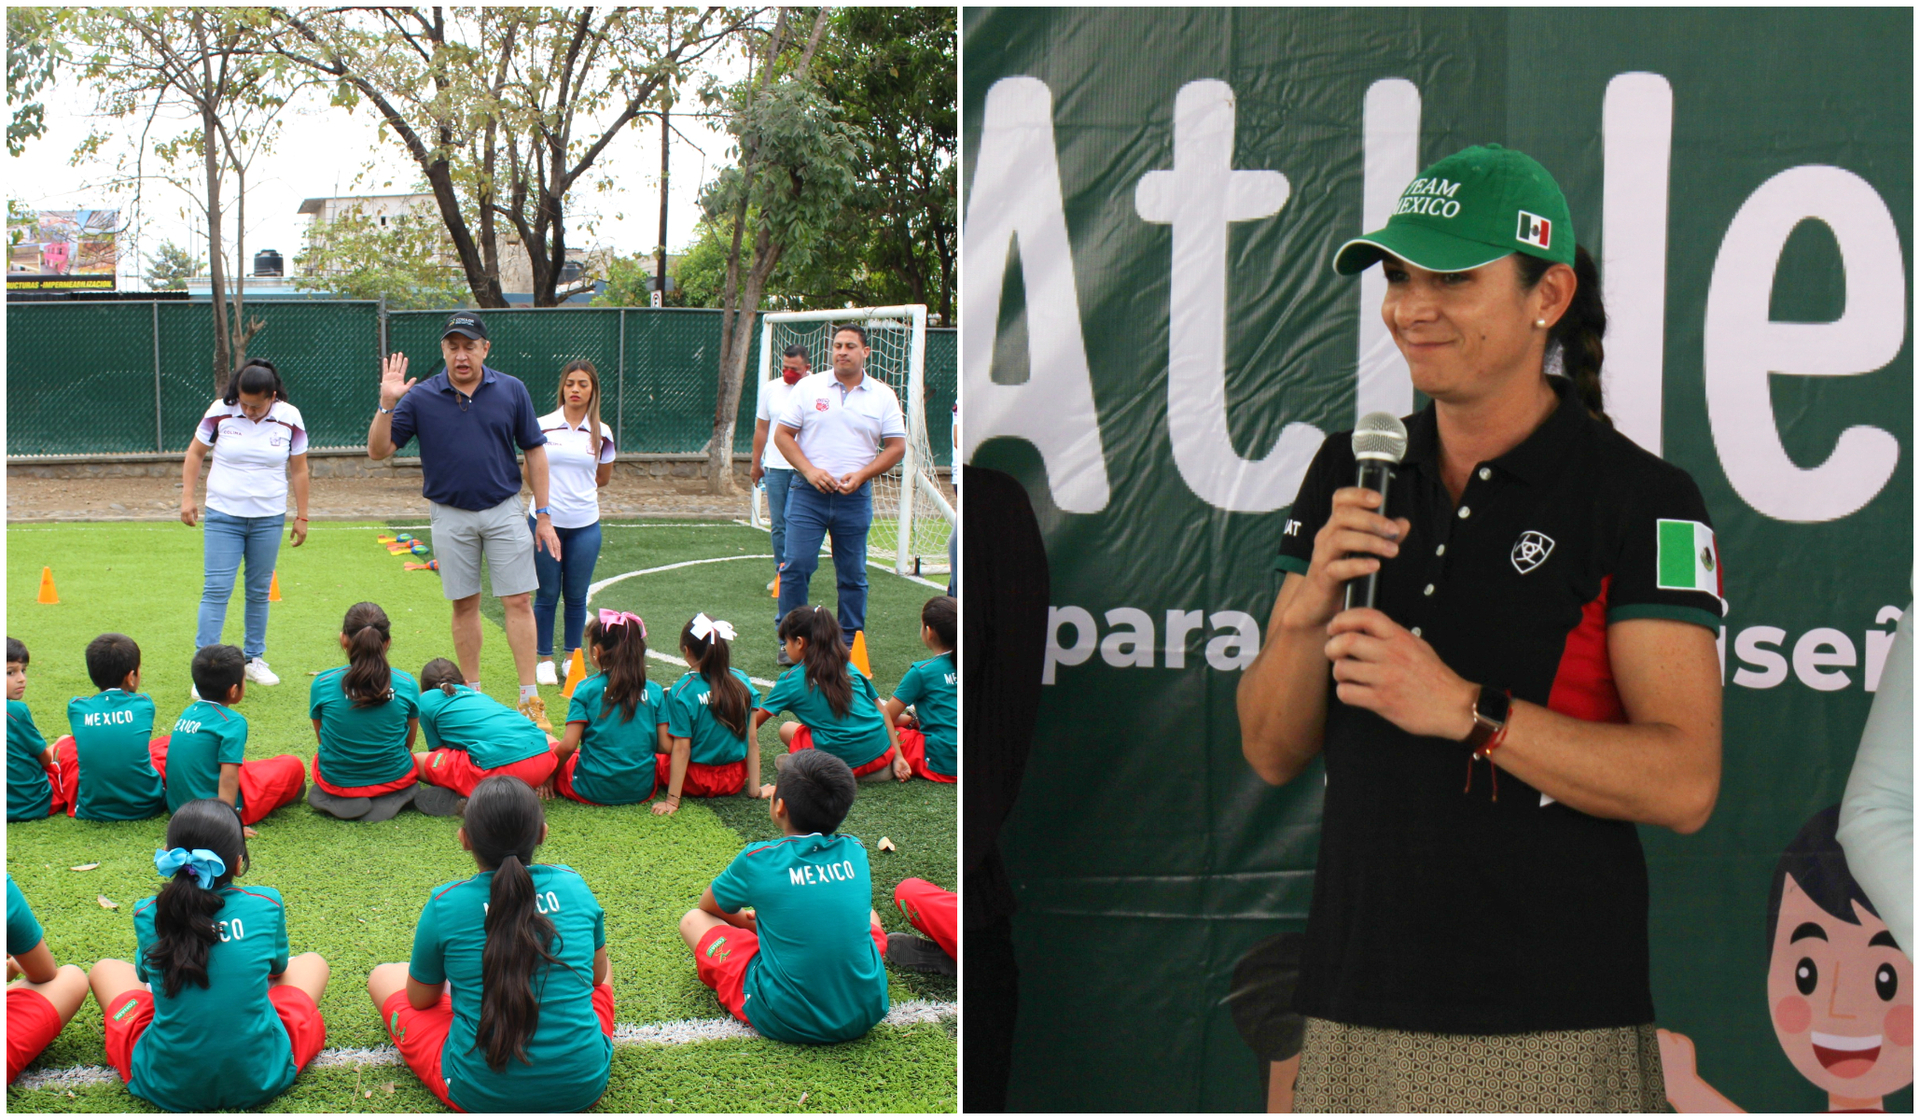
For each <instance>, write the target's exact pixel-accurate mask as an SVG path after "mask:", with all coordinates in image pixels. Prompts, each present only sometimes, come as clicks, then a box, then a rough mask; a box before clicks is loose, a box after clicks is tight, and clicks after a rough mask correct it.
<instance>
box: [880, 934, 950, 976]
mask: <svg viewBox="0 0 1920 1120" xmlns="http://www.w3.org/2000/svg"><path fill="white" fill-rule="evenodd" d="M887 959H888V960H890V961H892V962H893V967H895V968H897V969H900V970H901V971H902V972H934V973H938V974H940V975H941V976H957V975H959V972H960V968H959V966H958V965H957V964H955V963H954V960H953V958H952V957H949V956H948V955H947V954H946V953H945V952H943V951H941V949H940V946H939V945H938V944H937V943H935V942H932V941H929V940H927V939H926V938H924V937H917V936H915V935H914V934H911V933H889V934H888V935H887Z"/></svg>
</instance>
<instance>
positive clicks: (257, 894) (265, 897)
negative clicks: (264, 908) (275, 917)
mask: <svg viewBox="0 0 1920 1120" xmlns="http://www.w3.org/2000/svg"><path fill="white" fill-rule="evenodd" d="M233 889H234V890H236V891H238V892H239V893H241V894H244V895H246V896H247V897H249V898H257V899H260V900H262V901H264V902H271V903H273V904H274V905H275V906H278V907H280V909H282V910H285V909H286V908H287V906H286V903H284V902H281V901H280V900H279V899H277V898H275V897H273V896H272V895H267V894H261V893H260V892H259V891H250V890H248V889H247V888H245V887H234V888H233Z"/></svg>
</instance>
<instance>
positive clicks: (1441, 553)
mask: <svg viewBox="0 0 1920 1120" xmlns="http://www.w3.org/2000/svg"><path fill="white" fill-rule="evenodd" d="M1433 554H1434V555H1435V556H1445V555H1446V554H1447V546H1446V545H1444V544H1443V545H1441V546H1440V547H1439V548H1436V549H1434V550H1433Z"/></svg>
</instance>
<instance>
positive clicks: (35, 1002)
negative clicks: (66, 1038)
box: [7, 988, 66, 1085]
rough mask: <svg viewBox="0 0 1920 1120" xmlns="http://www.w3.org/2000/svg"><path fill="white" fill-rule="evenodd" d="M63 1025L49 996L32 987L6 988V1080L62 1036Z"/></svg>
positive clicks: (11, 1078) (17, 1073) (14, 1075)
mask: <svg viewBox="0 0 1920 1120" xmlns="http://www.w3.org/2000/svg"><path fill="white" fill-rule="evenodd" d="M64 1026H66V1024H65V1023H63V1022H61V1020H60V1012H59V1010H58V1009H56V1008H55V1007H54V1006H53V1001H52V1000H50V999H48V998H47V997H46V996H43V995H41V994H40V993H39V992H36V991H34V990H33V989H31V988H8V989H7V1084H9V1085H11V1084H13V1079H14V1078H16V1077H19V1076H20V1071H21V1070H23V1069H26V1068H27V1066H28V1065H30V1064H31V1063H32V1062H33V1060H34V1059H35V1058H37V1057H39V1056H40V1051H42V1050H45V1049H46V1048H47V1046H48V1045H49V1044H50V1043H52V1042H53V1040H54V1039H56V1038H58V1037H60V1028H62V1027H64Z"/></svg>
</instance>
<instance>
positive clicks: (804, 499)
mask: <svg viewBox="0 0 1920 1120" xmlns="http://www.w3.org/2000/svg"><path fill="white" fill-rule="evenodd" d="M872 524H873V483H872V482H867V483H865V484H863V485H862V486H861V487H860V489H858V490H855V491H854V492H853V493H851V494H822V493H821V492H820V491H818V490H815V489H814V488H813V487H812V486H811V485H809V484H808V483H807V482H806V481H805V480H797V481H795V483H794V484H793V487H792V488H791V489H789V490H788V491H787V537H786V552H785V554H784V555H785V556H786V561H785V562H784V563H783V564H781V565H780V617H781V618H785V617H786V616H787V612H788V611H791V610H792V609H794V608H795V607H803V606H806V604H807V585H808V584H809V583H810V582H812V580H813V572H814V569H816V568H818V567H819V566H820V541H821V538H823V537H825V536H826V535H827V534H829V533H831V534H833V576H834V584H835V587H836V589H837V590H838V591H839V593H840V609H839V617H840V629H841V631H842V632H843V633H844V635H845V637H846V640H847V641H848V642H852V641H853V634H854V631H856V630H864V629H866V627H867V529H868V527H869V526H871V525H872Z"/></svg>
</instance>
